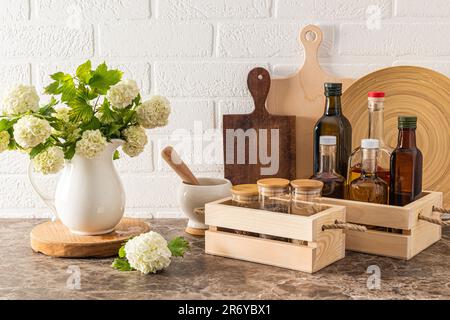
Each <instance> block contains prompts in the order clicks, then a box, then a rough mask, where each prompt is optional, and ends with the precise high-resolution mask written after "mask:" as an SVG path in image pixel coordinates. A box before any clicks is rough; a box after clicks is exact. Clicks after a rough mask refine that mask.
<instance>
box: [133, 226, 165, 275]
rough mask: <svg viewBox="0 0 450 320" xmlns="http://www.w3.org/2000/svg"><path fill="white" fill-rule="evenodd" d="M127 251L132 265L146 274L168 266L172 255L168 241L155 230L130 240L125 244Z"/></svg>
mask: <svg viewBox="0 0 450 320" xmlns="http://www.w3.org/2000/svg"><path fill="white" fill-rule="evenodd" d="M125 252H126V258H127V260H128V263H129V264H130V266H131V267H132V268H133V269H136V270H139V271H140V272H142V273H144V274H148V273H150V272H151V273H155V272H156V271H159V270H162V269H164V268H167V267H168V266H169V265H170V258H171V256H172V253H171V251H170V250H169V248H168V246H167V241H166V240H165V239H164V238H163V237H162V236H161V235H160V234H158V233H156V232H153V231H150V232H148V233H144V234H141V235H140V236H137V237H135V238H133V239H131V240H129V241H128V242H127V243H126V244H125Z"/></svg>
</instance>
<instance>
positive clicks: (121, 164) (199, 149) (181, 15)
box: [0, 0, 450, 218]
mask: <svg viewBox="0 0 450 320" xmlns="http://www.w3.org/2000/svg"><path fill="white" fill-rule="evenodd" d="M449 17H450V1H448V0H433V1H427V2H424V1H421V0H332V1H331V0H126V1H125V0H72V1H63V0H1V5H0V21H1V25H0V43H1V46H0V58H1V63H0V96H3V94H4V92H5V90H6V89H7V88H8V87H10V86H12V85H14V84H16V83H26V84H33V85H35V86H36V88H37V90H38V92H39V93H40V95H41V101H42V102H45V101H47V100H48V97H46V96H44V95H43V94H42V92H43V86H45V85H46V84H47V83H48V82H49V75H50V74H51V73H54V72H56V71H66V72H73V71H74V70H75V67H76V66H77V65H79V64H80V63H82V62H84V61H85V60H86V59H91V60H92V62H93V64H98V63H101V62H103V61H106V62H107V63H108V65H109V66H111V67H118V68H120V69H121V70H123V71H124V78H131V79H134V80H136V81H137V83H138V85H139V87H140V88H141V93H142V96H143V98H144V99H147V98H148V97H150V96H151V95H153V94H161V95H165V96H167V97H168V98H169V100H170V101H171V106H172V114H171V116H170V122H169V125H168V126H167V127H165V128H158V129H155V130H148V135H149V144H148V145H147V146H146V148H145V151H144V152H143V154H141V155H140V156H139V157H136V158H129V157H128V156H126V155H125V154H123V153H122V154H121V158H120V160H117V161H116V162H115V165H116V167H117V169H118V171H119V173H120V175H121V177H122V180H123V184H124V186H125V189H126V193H127V208H126V214H127V215H129V216H134V217H154V218H160V217H182V216H183V215H182V213H181V212H180V210H179V206H178V202H177V190H178V186H179V183H180V179H179V178H178V177H177V176H176V175H175V174H174V173H173V172H172V170H171V169H170V168H169V167H168V166H167V165H166V164H165V162H164V161H162V160H161V158H160V156H159V153H160V151H161V149H162V148H164V147H165V146H167V145H169V144H170V145H173V146H174V147H175V148H177V150H179V152H180V153H181V154H182V156H183V158H184V160H185V161H186V162H187V163H188V164H189V166H190V167H191V168H192V170H193V171H194V172H195V174H196V175H198V176H215V177H220V176H222V175H223V172H222V168H223V164H222V162H221V161H222V154H221V152H222V141H221V139H222V137H221V126H222V116H223V115H224V114H230V113H248V112H251V111H252V110H253V101H252V99H251V97H250V94H249V92H248V90H247V85H246V81H247V74H248V72H249V71H250V70H251V69H252V68H253V67H255V66H264V67H266V68H268V69H269V70H270V71H271V73H272V76H273V77H275V76H287V75H289V74H292V73H294V72H296V71H297V70H298V68H299V67H300V66H301V65H302V63H303V59H304V54H305V53H304V50H303V48H302V45H301V44H300V43H299V40H298V35H299V32H300V29H301V28H302V27H303V26H305V25H308V24H311V23H313V24H318V25H319V26H320V28H321V29H322V31H323V34H324V42H323V43H322V45H321V47H320V49H319V58H320V64H321V65H322V67H323V68H324V69H325V70H326V71H328V72H330V73H333V74H336V75H339V76H342V77H352V78H358V77H361V76H363V75H365V74H367V73H369V72H372V71H374V70H377V69H380V68H384V67H389V66H393V65H418V66H424V67H428V68H432V69H435V70H436V71H438V72H441V73H443V74H445V75H447V76H450V67H449V66H450V43H449V41H448V35H449V34H450V21H449V19H448V18H449ZM0 109H1V108H0ZM202 139H203V141H202ZM215 148H216V149H215ZM214 151H216V152H214ZM28 162H29V159H28V156H27V155H26V154H20V153H17V152H16V153H10V152H3V153H1V154H0V181H1V183H0V217H16V218H17V217H27V218H35V217H50V216H51V213H50V211H49V209H47V208H46V207H45V204H44V203H43V202H42V201H41V200H40V199H39V198H38V197H37V196H36V195H35V194H34V192H33V190H32V188H31V186H30V184H29V182H28V178H27V176H26V173H27V166H28ZM56 181H57V177H53V176H51V177H43V178H40V179H39V184H40V185H41V186H42V187H43V188H45V189H46V190H47V192H48V193H52V192H53V191H52V190H54V188H55V185H56Z"/></svg>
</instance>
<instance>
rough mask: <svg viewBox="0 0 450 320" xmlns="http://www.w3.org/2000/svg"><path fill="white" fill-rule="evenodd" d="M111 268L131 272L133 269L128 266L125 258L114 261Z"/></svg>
mask: <svg viewBox="0 0 450 320" xmlns="http://www.w3.org/2000/svg"><path fill="white" fill-rule="evenodd" d="M111 267H113V268H114V269H117V270H119V271H133V268H132V267H131V266H130V263H129V262H128V260H127V259H126V258H116V259H114V261H113V263H112V264H111Z"/></svg>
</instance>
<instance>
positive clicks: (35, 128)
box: [13, 115, 52, 149]
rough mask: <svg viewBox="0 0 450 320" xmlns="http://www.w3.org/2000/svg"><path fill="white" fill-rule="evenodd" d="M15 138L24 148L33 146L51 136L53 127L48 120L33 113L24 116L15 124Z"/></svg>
mask: <svg viewBox="0 0 450 320" xmlns="http://www.w3.org/2000/svg"><path fill="white" fill-rule="evenodd" d="M13 128H14V139H15V140H16V142H17V144H18V145H19V146H21V147H22V148H25V149H27V148H33V147H35V146H37V145H38V144H40V143H42V142H44V141H45V140H47V139H48V137H50V135H51V133H52V127H51V126H50V123H48V121H47V120H44V119H40V118H37V117H34V116H31V115H26V116H23V117H22V118H20V119H19V121H17V123H16V124H14V126H13Z"/></svg>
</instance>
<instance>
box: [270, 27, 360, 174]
mask: <svg viewBox="0 0 450 320" xmlns="http://www.w3.org/2000/svg"><path fill="white" fill-rule="evenodd" d="M322 39H323V35H322V31H321V30H320V28H319V27H317V26H314V25H308V26H306V27H304V28H303V29H302V31H301V32H300V41H301V43H302V44H303V47H304V49H305V58H304V62H303V66H302V67H301V68H300V70H299V71H298V72H297V73H295V74H294V75H292V76H289V77H286V78H279V79H272V84H271V88H270V92H269V95H268V98H267V110H268V111H269V112H270V113H272V114H280V115H294V116H296V154H297V160H296V167H297V170H296V171H297V172H296V178H309V177H310V176H311V175H312V173H313V130H314V125H315V124H316V122H317V120H318V119H319V118H320V117H321V116H322V114H323V112H324V104H325V97H324V94H323V93H324V88H323V84H324V82H341V83H342V85H343V90H345V89H346V88H347V87H349V86H350V84H352V82H353V81H354V80H353V79H343V78H339V77H335V76H333V75H330V74H328V73H326V72H325V71H323V70H322V68H321V67H320V65H319V59H318V51H319V47H320V44H321V43H322Z"/></svg>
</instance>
